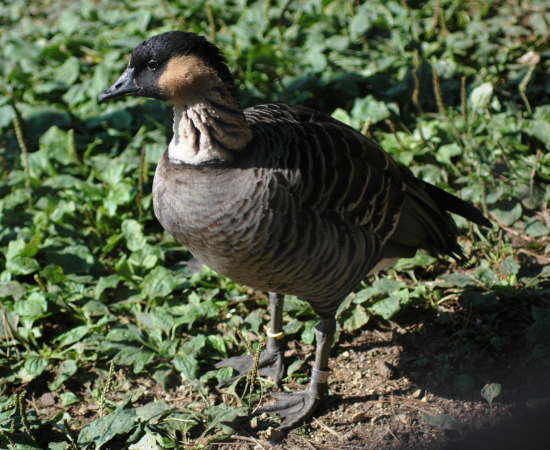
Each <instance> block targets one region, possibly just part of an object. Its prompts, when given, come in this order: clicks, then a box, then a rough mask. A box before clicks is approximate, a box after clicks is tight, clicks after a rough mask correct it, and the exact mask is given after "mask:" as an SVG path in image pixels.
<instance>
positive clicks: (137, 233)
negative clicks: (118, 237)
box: [122, 219, 146, 252]
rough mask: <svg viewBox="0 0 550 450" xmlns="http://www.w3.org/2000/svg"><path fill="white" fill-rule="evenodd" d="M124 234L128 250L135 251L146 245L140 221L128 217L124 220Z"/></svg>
mask: <svg viewBox="0 0 550 450" xmlns="http://www.w3.org/2000/svg"><path fill="white" fill-rule="evenodd" d="M122 234H123V235H124V237H125V238H126V245H127V246H128V250H131V251H133V252H135V251H137V250H140V249H141V248H143V247H144V246H145V243H146V241H145V236H144V235H143V232H142V227H141V224H140V223H139V222H138V221H136V220H133V219H128V220H125V221H124V222H122Z"/></svg>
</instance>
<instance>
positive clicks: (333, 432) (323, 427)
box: [313, 417, 342, 440]
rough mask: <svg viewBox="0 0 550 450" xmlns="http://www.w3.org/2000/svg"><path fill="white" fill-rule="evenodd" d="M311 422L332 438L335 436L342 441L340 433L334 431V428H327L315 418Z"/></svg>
mask: <svg viewBox="0 0 550 450" xmlns="http://www.w3.org/2000/svg"><path fill="white" fill-rule="evenodd" d="M313 421H314V422H315V423H316V424H317V425H319V426H320V427H321V428H322V429H323V430H325V431H328V432H329V433H330V434H332V435H333V436H336V437H337V438H338V439H339V440H341V439H342V435H341V434H340V433H338V431H336V430H335V429H334V428H331V427H329V426H328V425H326V424H324V423H323V422H321V421H320V420H319V419H317V418H316V417H314V418H313Z"/></svg>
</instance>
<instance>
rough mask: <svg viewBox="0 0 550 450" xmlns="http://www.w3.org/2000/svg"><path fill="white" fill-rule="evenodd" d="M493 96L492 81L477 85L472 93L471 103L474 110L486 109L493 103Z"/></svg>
mask: <svg viewBox="0 0 550 450" xmlns="http://www.w3.org/2000/svg"><path fill="white" fill-rule="evenodd" d="M492 96H493V85H492V84H491V83H483V84H481V85H480V86H477V87H476V88H475V89H473V90H472V92H471V93H470V98H469V100H470V104H471V105H472V109H473V110H474V111H478V112H479V111H481V110H484V109H486V108H487V107H488V106H489V103H491V97H492Z"/></svg>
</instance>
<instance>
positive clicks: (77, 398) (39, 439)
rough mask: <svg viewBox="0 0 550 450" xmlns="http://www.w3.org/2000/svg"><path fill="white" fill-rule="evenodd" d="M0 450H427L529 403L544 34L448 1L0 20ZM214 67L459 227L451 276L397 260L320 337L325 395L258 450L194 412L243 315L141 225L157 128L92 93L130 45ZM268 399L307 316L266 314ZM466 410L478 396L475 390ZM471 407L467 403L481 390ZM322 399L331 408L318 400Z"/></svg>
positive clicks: (543, 210) (220, 394)
mask: <svg viewBox="0 0 550 450" xmlns="http://www.w3.org/2000/svg"><path fill="white" fill-rule="evenodd" d="M0 12H1V13H0V17H1V18H0V25H1V27H2V33H1V36H0V52H1V55H2V65H1V67H0V70H1V72H2V83H1V85H0V149H1V153H0V162H1V164H0V174H1V183H0V194H1V195H0V197H1V199H0V224H1V226H0V250H1V252H0V255H1V256H0V265H1V266H0V299H1V304H0V374H1V378H0V443H1V445H2V447H9V448H19V449H31V448H50V449H55V450H57V449H70V448H126V447H128V446H130V448H133V449H149V448H151V449H154V448H208V447H212V448H214V447H222V448H224V447H226V448H240V447H242V448H248V447H250V448H253V447H255V446H259V447H258V448H269V447H271V446H274V445H275V446H277V445H279V446H281V448H288V447H295V448H312V447H313V448H335V447H339V448H377V449H379V448H432V447H431V446H433V445H436V444H437V442H439V443H444V442H447V441H453V440H456V439H457V437H458V436H461V435H463V434H464V432H465V431H467V430H469V429H471V428H475V427H476V426H480V425H481V424H486V423H492V422H494V421H496V420H497V419H498V418H499V417H503V416H508V415H509V414H510V413H511V411H513V410H515V409H517V407H518V406H519V407H526V406H525V405H527V406H529V405H531V406H532V405H538V404H541V403H544V402H545V401H546V402H548V398H550V386H549V381H548V380H549V377H548V375H549V373H550V370H549V363H550V344H549V342H550V265H549V263H550V256H549V255H550V233H549V231H550V210H549V207H548V202H549V200H550V184H549V183H550V153H549V152H548V148H549V147H550V102H549V99H550V87H549V85H548V73H549V65H550V64H549V61H550V51H549V47H548V43H549V36H550V28H549V27H550V9H549V8H548V6H547V5H546V2H543V1H538V0H532V1H522V2H516V1H498V2H482V1H479V2H476V1H472V2H462V1H459V0H432V1H428V2H416V1H393V0H390V1H381V0H372V1H369V2H364V3H363V2H346V1H339V0H304V1H300V2H291V1H253V2H245V1H243V0H237V1H233V2H225V1H222V0H215V1H190V2H189V1H180V0H163V1H160V2H159V1H152V0H139V1H135V2H131V3H127V2H115V1H112V0H96V1H91V0H83V1H81V2H54V1H45V2H33V1H30V0H29V1H23V0H19V1H12V2H3V3H2V4H1V6H0ZM170 29H186V30H192V31H196V32H199V33H202V34H205V35H206V36H208V37H209V38H210V39H212V40H213V41H214V42H216V43H217V44H218V45H219V46H220V47H221V48H223V50H224V52H225V54H226V56H227V58H228V61H229V65H230V67H231V68H233V69H234V73H235V75H236V77H237V80H238V82H239V85H240V88H241V91H242V102H243V104H244V105H251V104H254V103H257V102H264V101H271V100H277V101H285V102H291V103H301V104H306V105H309V106H313V107H315V108H318V109H321V110H323V111H325V112H328V113H331V114H333V115H334V116H335V117H337V118H338V119H340V120H343V121H345V122H347V123H350V124H351V125H353V126H355V127H357V128H358V129H361V130H362V131H363V132H364V133H366V134H369V135H371V136H373V137H374V138H375V139H377V140H378V141H379V142H380V143H381V144H382V145H383V146H384V148H386V150H387V151H389V152H391V153H392V154H393V155H394V156H395V157H396V158H397V159H398V160H400V161H402V162H403V163H405V164H407V165H408V166H409V167H411V168H412V170H413V171H414V172H415V173H417V174H419V175H421V176H422V177H423V178H424V179H426V180H428V181H430V182H432V183H435V184H437V185H438V186H441V187H444V188H445V189H447V190H449V191H451V192H454V193H457V194H458V195H460V196H461V197H462V198H464V199H467V200H470V201H472V202H474V203H475V204H477V205H479V206H481V207H482V209H483V211H484V212H485V213H486V214H487V215H488V216H489V217H491V219H492V220H493V222H494V223H495V227H494V228H493V229H492V230H478V229H476V228H475V227H471V226H468V225H467V224H466V223H465V222H464V221H461V220H458V223H459V226H460V227H461V231H462V233H463V238H462V239H461V244H462V245H463V246H464V248H465V251H466V253H467V255H468V256H469V258H470V263H469V264H468V265H467V266H466V267H460V266H457V265H456V264H455V263H453V262H451V261H447V260H444V261H436V260H435V259H433V258H431V257H429V256H427V255H425V254H420V253H419V254H418V255H417V256H416V257H414V258H412V259H409V260H402V261H401V262H400V263H399V264H398V265H397V266H396V268H395V270H392V271H390V273H389V274H388V275H387V276H384V277H380V278H373V279H369V280H365V283H364V284H363V286H361V288H360V289H359V290H358V291H357V292H356V293H354V294H352V295H350V297H349V298H348V299H347V301H346V302H345V304H344V305H343V306H342V308H341V310H340V314H339V325H340V329H339V335H338V339H337V343H336V345H335V350H334V353H335V355H336V354H337V355H338V356H337V357H335V359H334V361H333V363H332V364H333V369H334V370H333V384H332V386H331V389H332V393H333V394H335V395H331V396H330V397H329V400H328V402H327V404H326V406H325V407H324V408H323V409H322V410H321V411H320V415H319V417H318V418H316V419H314V420H313V421H312V422H311V423H310V424H308V425H304V426H302V427H301V428H299V429H297V430H295V431H294V432H292V433H291V434H290V435H288V436H280V437H279V440H281V439H282V443H279V444H274V443H273V441H271V443H270V442H268V439H269V438H270V437H271V438H276V437H277V436H273V435H271V436H270V434H269V428H268V427H269V426H270V425H274V424H273V423H272V422H269V421H268V420H267V419H266V418H264V417H259V418H256V419H254V420H252V421H250V420H248V419H246V418H244V417H243V415H244V414H246V413H247V412H249V411H251V410H253V409H254V407H255V405H256V404H257V402H258V401H259V400H263V399H265V396H266V391H267V390H268V389H269V385H268V384H266V383H265V382H264V381H262V380H253V379H249V380H246V379H245V380H241V381H240V382H238V383H235V384H233V385H232V386H230V387H229V388H226V389H223V390H219V389H217V388H216V387H215V386H216V384H217V382H218V381H220V380H223V379H226V378H228V377H229V376H230V375H231V373H230V372H229V371H228V370H227V369H222V370H214V369H213V365H214V363H215V362H216V361H218V360H220V359H222V358H224V357H227V356H229V355H233V354H238V353H242V352H244V351H247V349H248V350H249V351H251V352H255V351H257V349H258V347H259V346H260V345H261V344H262V339H263V337H262V336H263V327H264V325H265V323H266V319H267V310H266V306H267V300H266V297H265V295H264V293H260V292H254V291H252V290H251V289H249V288H247V287H244V286H239V285H236V284H235V283H233V282H232V281H231V280H228V279H225V278H223V277H220V276H219V275H217V274H216V273H214V272H212V271H209V270H208V269H202V270H200V271H197V270H196V269H197V268H196V267H195V265H194V264H193V261H192V260H191V259H190V258H191V257H190V255H189V254H188V253H187V252H186V250H185V249H184V248H182V247H181V246H179V245H178V244H177V243H176V242H175V241H174V240H173V239H172V238H171V237H170V236H168V235H167V234H165V233H164V232H163V231H162V229H161V228H160V226H159V225H158V223H157V222H156V220H155V219H154V217H153V214H152V208H151V180H152V175H153V171H154V166H155V163H156V161H157V160H158V158H159V157H160V155H161V153H162V152H163V151H164V148H165V146H166V142H167V135H168V134H169V133H170V127H171V117H170V111H169V109H168V108H167V107H165V106H163V105H161V104H159V103H157V102H154V101H143V100H136V99H130V100H127V101H124V102H117V103H112V104H107V105H99V104H98V103H97V95H98V93H99V92H100V91H101V90H102V89H104V88H105V87H107V86H109V85H110V83H111V82H112V81H113V80H114V79H115V77H116V76H117V75H118V74H119V73H120V72H121V71H122V69H123V67H124V66H125V64H126V61H127V55H128V54H129V52H130V50H131V49H132V48H133V47H134V46H135V45H136V44H137V43H138V42H140V41H141V40H143V39H145V38H147V37H149V36H151V35H152V34H155V33H158V32H161V31H166V30H170ZM284 320H285V326H284V328H285V332H286V333H287V335H288V339H289V343H290V347H289V351H288V352H287V354H286V356H287V357H288V358H289V359H290V360H291V361H294V362H293V363H292V364H291V365H290V366H289V368H288V372H287V375H288V376H287V378H286V386H288V387H290V388H292V387H294V388H295V387H297V386H298V385H301V384H303V383H304V382H305V381H306V379H307V375H308V372H309V370H308V367H309V366H308V363H309V362H310V358H311V350H312V348H313V347H312V343H313V327H314V325H315V323H316V318H315V315H314V314H313V312H312V310H311V309H310V307H309V306H308V305H307V304H306V303H304V302H301V301H300V300H298V299H295V298H289V299H288V301H287V303H286V313H285V319H284ZM484 386H485V388H483V387H484ZM482 388H483V390H482ZM336 394H337V395H336Z"/></svg>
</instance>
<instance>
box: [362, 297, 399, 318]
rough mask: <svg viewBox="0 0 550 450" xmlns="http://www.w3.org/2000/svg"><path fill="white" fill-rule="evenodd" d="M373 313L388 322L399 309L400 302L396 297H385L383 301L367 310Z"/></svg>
mask: <svg viewBox="0 0 550 450" xmlns="http://www.w3.org/2000/svg"><path fill="white" fill-rule="evenodd" d="M369 309H370V310H371V311H373V312H374V313H376V314H378V315H379V316H381V317H382V318H384V319H386V320H388V319H391V318H392V317H393V315H394V314H396V313H397V312H399V310H400V309H401V302H400V300H399V298H398V297H397V296H393V295H392V296H391V297H387V298H385V299H384V300H380V301H378V302H376V303H375V304H374V305H372V306H371V307H370V308H369Z"/></svg>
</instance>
